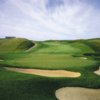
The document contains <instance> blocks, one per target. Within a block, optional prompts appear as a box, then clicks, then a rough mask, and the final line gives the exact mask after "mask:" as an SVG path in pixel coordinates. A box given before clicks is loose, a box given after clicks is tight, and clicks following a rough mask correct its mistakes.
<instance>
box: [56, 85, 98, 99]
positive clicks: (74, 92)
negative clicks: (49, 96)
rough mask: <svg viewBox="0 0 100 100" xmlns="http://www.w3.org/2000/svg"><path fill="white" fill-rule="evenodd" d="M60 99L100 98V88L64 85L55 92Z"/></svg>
mask: <svg viewBox="0 0 100 100" xmlns="http://www.w3.org/2000/svg"><path fill="white" fill-rule="evenodd" d="M55 95H56V97H57V99H58V100H100V89H88V88H79V87H64V88H61V89H58V90H57V91H56V92H55Z"/></svg>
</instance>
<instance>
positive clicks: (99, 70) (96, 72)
mask: <svg viewBox="0 0 100 100" xmlns="http://www.w3.org/2000/svg"><path fill="white" fill-rule="evenodd" d="M94 73H95V74H97V75H100V67H99V69H98V70H96V71H94Z"/></svg>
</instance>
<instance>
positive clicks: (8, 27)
mask: <svg viewBox="0 0 100 100" xmlns="http://www.w3.org/2000/svg"><path fill="white" fill-rule="evenodd" d="M5 36H17V37H25V38H29V39H33V40H47V39H56V40H57V39H80V38H81V39H82V38H99V37H100V0H0V37H5Z"/></svg>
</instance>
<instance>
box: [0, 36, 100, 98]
mask: <svg viewBox="0 0 100 100" xmlns="http://www.w3.org/2000/svg"><path fill="white" fill-rule="evenodd" d="M35 43H36V44H37V45H36V47H35V48H33V49H32V50H31V51H29V52H25V50H27V49H29V48H30V47H32V46H33V43H32V42H31V41H28V40H26V39H20V38H17V39H2V40H0V59H3V60H4V61H0V100H57V99H56V97H55V91H56V90H57V89H59V88H62V87H67V86H68V87H71V86H72V87H88V88H100V76H98V75H96V74H94V73H93V71H94V70H96V69H98V67H99V66H100V56H99V55H98V56H96V55H97V54H99V53H100V39H89V40H74V41H70V40H68V41H57V40H56V41H42V42H39V41H37V42H35ZM13 44H14V45H13ZM86 53H91V54H92V53H93V54H95V56H91V55H90V56H86V55H84V54H86ZM84 57H87V59H83V58H84ZM5 66H6V67H7V66H8V67H21V68H38V69H51V70H53V69H57V70H59V69H62V70H63V69H64V70H72V71H78V72H81V77H79V78H56V77H55V78H50V77H43V76H38V75H29V74H22V73H17V72H10V71H6V70H5V69H3V67H5Z"/></svg>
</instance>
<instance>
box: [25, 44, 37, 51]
mask: <svg viewBox="0 0 100 100" xmlns="http://www.w3.org/2000/svg"><path fill="white" fill-rule="evenodd" d="M33 43H34V42H33ZM36 46H37V44H36V43H35V44H34V45H33V46H32V47H31V48H29V49H27V50H26V51H25V52H29V51H31V50H32V49H33V48H35V47H36Z"/></svg>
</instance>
